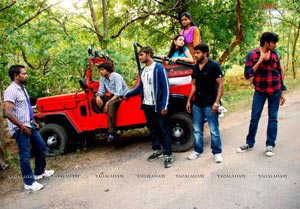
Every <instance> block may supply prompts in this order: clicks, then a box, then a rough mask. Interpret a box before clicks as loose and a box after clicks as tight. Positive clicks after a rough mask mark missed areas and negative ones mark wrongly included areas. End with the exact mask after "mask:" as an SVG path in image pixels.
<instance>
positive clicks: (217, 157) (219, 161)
mask: <svg viewBox="0 0 300 209" xmlns="http://www.w3.org/2000/svg"><path fill="white" fill-rule="evenodd" d="M214 156H215V162H216V163H221V162H222V161H223V157H222V154H221V153H218V154H215V155H214Z"/></svg>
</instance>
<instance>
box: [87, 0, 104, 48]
mask: <svg viewBox="0 0 300 209" xmlns="http://www.w3.org/2000/svg"><path fill="white" fill-rule="evenodd" d="M88 3H89V7H90V11H91V17H92V21H93V25H94V29H95V32H96V35H97V38H98V40H99V42H100V44H102V42H103V36H102V35H101V33H100V30H99V25H98V22H97V18H96V14H95V10H94V5H93V0H88Z"/></svg>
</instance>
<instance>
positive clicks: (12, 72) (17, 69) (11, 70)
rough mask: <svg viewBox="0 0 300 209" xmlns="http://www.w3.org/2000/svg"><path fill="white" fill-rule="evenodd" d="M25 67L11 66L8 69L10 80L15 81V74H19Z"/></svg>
mask: <svg viewBox="0 0 300 209" xmlns="http://www.w3.org/2000/svg"><path fill="white" fill-rule="evenodd" d="M23 68H24V69H25V66H24V65H12V66H10V68H9V70H8V75H9V77H10V80H11V81H13V80H14V78H15V74H17V75H19V74H20V72H21V69H23Z"/></svg>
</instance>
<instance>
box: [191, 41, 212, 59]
mask: <svg viewBox="0 0 300 209" xmlns="http://www.w3.org/2000/svg"><path fill="white" fill-rule="evenodd" d="M194 50H200V51H201V52H203V53H205V52H206V53H207V57H208V56H209V47H208V45H207V44H206V43H200V44H198V45H196V46H195V47H194Z"/></svg>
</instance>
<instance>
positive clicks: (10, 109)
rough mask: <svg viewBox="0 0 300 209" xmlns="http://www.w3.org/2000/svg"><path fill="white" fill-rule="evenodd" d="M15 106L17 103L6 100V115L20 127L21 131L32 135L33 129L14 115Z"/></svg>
mask: <svg viewBox="0 0 300 209" xmlns="http://www.w3.org/2000/svg"><path fill="white" fill-rule="evenodd" d="M14 107H15V104H14V103H12V102H5V103H4V111H5V115H6V117H7V118H8V120H10V122H12V123H13V124H15V125H16V126H18V127H20V129H21V131H22V132H23V133H25V134H27V135H31V129H30V128H28V127H27V126H25V125H23V124H22V123H21V122H20V121H19V119H18V118H17V117H16V116H15V115H14Z"/></svg>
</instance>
